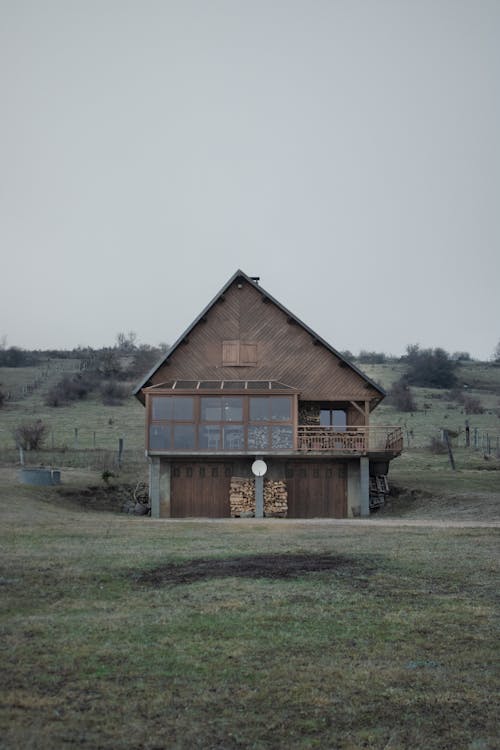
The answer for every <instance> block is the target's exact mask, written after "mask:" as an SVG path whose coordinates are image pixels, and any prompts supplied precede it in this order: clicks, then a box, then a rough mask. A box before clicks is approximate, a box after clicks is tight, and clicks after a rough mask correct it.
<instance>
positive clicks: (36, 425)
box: [12, 419, 47, 451]
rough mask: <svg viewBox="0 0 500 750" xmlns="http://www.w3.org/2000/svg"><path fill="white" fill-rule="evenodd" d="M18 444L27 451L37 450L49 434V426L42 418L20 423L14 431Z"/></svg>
mask: <svg viewBox="0 0 500 750" xmlns="http://www.w3.org/2000/svg"><path fill="white" fill-rule="evenodd" d="M12 435H13V437H14V440H15V441H16V446H17V447H18V448H22V449H23V450H25V451H36V450H38V449H39V448H41V447H42V445H43V442H44V440H45V438H46V436H47V426H46V425H45V424H44V423H43V422H42V420H41V419H37V421H36V422H30V423H28V422H26V423H25V424H21V425H19V427H16V429H15V430H14V431H13V433H12Z"/></svg>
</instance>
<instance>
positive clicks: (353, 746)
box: [0, 475, 499, 750]
mask: <svg viewBox="0 0 500 750" xmlns="http://www.w3.org/2000/svg"><path fill="white" fill-rule="evenodd" d="M52 492H53V490H52V489H49V490H40V489H39V488H28V487H22V486H18V485H15V484H13V483H12V482H11V481H10V480H9V479H8V477H6V476H5V475H4V477H3V480H2V477H1V476H0V494H1V502H0V515H1V518H0V520H1V526H0V562H1V572H0V576H1V578H0V587H1V593H2V596H1V605H2V612H1V620H0V624H1V628H2V639H1V643H2V646H3V650H2V655H1V657H0V658H1V674H2V688H3V700H2V706H1V707H0V734H1V737H2V742H1V744H2V747H5V748H7V749H8V750H11V749H12V750H14V749H17V748H23V750H24V749H25V748H37V750H38V749H41V750H44V749H45V748H47V749H49V748H50V750H52V749H53V748H70V747H74V746H75V745H77V746H80V747H83V748H89V749H90V748H92V750H94V748H103V749H108V748H109V750H111V749H113V750H115V749H117V748H122V749H123V750H126V749H127V750H128V749H130V750H132V749H134V750H137V748H144V749H148V750H153V748H157V749H159V748H181V749H183V748H186V749H187V748H190V749H191V748H203V749H204V750H205V749H206V748H214V749H215V748H224V749H225V750H226V749H227V750H233V748H234V750H236V749H237V748H238V749H240V748H255V749H256V750H264V749H266V750H267V749H269V750H271V749H272V750H274V749H275V748H279V749H280V748H283V749H285V748H286V749H287V750H288V748H298V749H300V750H306V749H307V750H309V748H340V749H341V750H357V749H358V748H374V749H377V750H387V748H389V749H390V748H410V747H411V748H426V749H427V748H429V749H430V750H438V749H439V750H443V749H445V750H447V749H449V750H456V748H467V749H468V750H477V749H478V748H481V750H485V748H486V749H493V748H495V747H496V746H497V739H496V738H497V707H496V705H495V702H494V700H492V696H494V695H496V694H497V691H498V687H499V685H498V671H497V630H496V628H497V627H498V583H499V581H498V578H499V576H498V568H499V565H498V531H497V530H495V529H467V530H458V529H448V530H447V529H429V528H423V527H422V528H404V529H402V528H400V529H392V528H384V527H378V526H375V527H373V526H370V527H368V526H362V525H360V526H356V524H351V525H342V524H338V525H336V524H332V523H330V524H321V523H315V524H309V523H307V522H304V523H296V524H280V522H279V521H264V522H262V523H256V522H249V523H247V522H245V521H237V522H234V523H226V524H222V523H221V524H217V523H215V524H214V523H190V522H177V523H172V524H170V523H155V522H154V521H151V520H149V519H129V518H127V517H125V516H119V515H113V514H110V513H105V512H103V513H94V512H83V511H80V510H78V509H77V508H75V507H71V508H69V507H63V506H61V505H60V504H57V503H54V502H53V499H54V497H55V495H53V494H52ZM308 563H313V564H308ZM231 569H232V570H231ZM238 570H241V571H243V570H246V571H247V572H250V573H251V575H242V576H240V575H238ZM172 571H174V578H175V585H171V584H170V583H168V581H169V580H170V579H171V577H172ZM273 571H274V572H278V573H279V572H280V571H281V572H284V576H283V577H282V576H280V575H276V576H273V575H272V573H273ZM220 573H223V575H219V574H220ZM230 573H235V574H234V575H233V574H230ZM148 576H149V577H150V580H151V581H152V582H154V583H155V585H151V583H150V582H148ZM164 576H166V581H167V585H165V578H164ZM169 577H170V578H169ZM183 578H184V579H185V580H183ZM137 579H139V581H138V580H137Z"/></svg>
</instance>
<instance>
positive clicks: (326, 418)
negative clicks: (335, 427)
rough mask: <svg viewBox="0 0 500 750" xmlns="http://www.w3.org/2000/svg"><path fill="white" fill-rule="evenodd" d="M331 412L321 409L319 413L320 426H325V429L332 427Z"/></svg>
mask: <svg viewBox="0 0 500 750" xmlns="http://www.w3.org/2000/svg"><path fill="white" fill-rule="evenodd" d="M331 414H332V413H331V411H330V409H321V411H320V413H319V423H320V425H323V426H324V427H329V426H330V425H331Z"/></svg>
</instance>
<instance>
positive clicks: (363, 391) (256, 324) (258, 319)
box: [152, 283, 380, 402]
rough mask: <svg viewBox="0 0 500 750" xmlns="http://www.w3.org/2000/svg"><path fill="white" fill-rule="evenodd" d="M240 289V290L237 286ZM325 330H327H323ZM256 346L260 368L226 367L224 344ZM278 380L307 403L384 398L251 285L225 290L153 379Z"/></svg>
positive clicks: (157, 380) (155, 381)
mask: <svg viewBox="0 0 500 750" xmlns="http://www.w3.org/2000/svg"><path fill="white" fill-rule="evenodd" d="M239 286H240V287H241V288H238V287H239ZM325 327H326V326H325ZM236 341H239V342H252V343H255V344H256V347H255V351H256V356H257V364H256V365H253V366H249V367H245V366H242V365H241V364H240V365H239V366H234V367H231V366H223V365H222V362H223V342H236ZM246 378H247V379H251V380H267V379H271V380H278V381H280V382H282V383H285V384H287V385H290V386H293V387H295V388H298V389H300V392H301V399H304V400H324V401H330V400H336V401H339V400H345V401H361V402H363V401H364V400H365V399H368V400H369V399H377V400H378V399H379V398H380V394H379V393H378V392H377V391H376V390H375V388H373V387H372V386H371V385H370V384H369V383H367V382H366V381H365V380H364V379H363V378H362V377H361V376H360V375H358V373H356V372H355V371H354V370H351V368H350V367H349V366H347V365H346V364H345V363H344V362H342V360H340V359H339V358H338V357H336V356H335V355H334V354H333V353H332V352H330V351H328V349H326V348H325V347H324V346H322V345H321V344H320V343H318V342H315V340H314V339H313V337H312V336H311V335H310V334H309V333H308V332H307V331H305V330H304V329H303V328H301V326H299V325H297V324H296V323H295V322H293V321H292V322H290V319H289V318H288V316H287V315H286V314H285V313H284V312H283V311H282V310H280V309H279V308H278V307H277V306H276V305H275V304H274V303H273V302H271V301H270V300H269V299H268V298H266V297H265V295H263V294H261V293H260V292H259V290H258V289H256V288H254V287H253V286H251V285H250V284H248V283H243V284H240V285H238V284H236V283H233V284H232V285H231V287H229V289H228V290H227V291H226V292H225V294H224V297H223V299H221V301H218V302H217V303H216V304H215V305H214V306H213V307H212V308H211V309H210V310H209V312H208V313H207V315H206V316H205V318H204V319H203V320H202V321H200V322H199V323H198V324H197V325H196V326H195V328H194V329H192V330H191V332H190V334H189V340H187V341H186V342H185V343H183V344H182V345H180V346H179V347H178V348H177V349H176V350H175V351H174V353H173V354H172V356H171V357H170V358H169V361H168V364H165V365H163V367H161V368H160V369H159V370H158V371H157V372H156V373H155V374H154V376H153V378H152V384H159V383H161V382H164V381H167V380H172V379H214V380H223V379H228V380H240V379H246Z"/></svg>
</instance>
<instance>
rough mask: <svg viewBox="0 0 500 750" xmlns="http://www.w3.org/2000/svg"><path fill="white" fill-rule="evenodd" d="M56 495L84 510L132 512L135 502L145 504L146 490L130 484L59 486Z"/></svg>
mask: <svg viewBox="0 0 500 750" xmlns="http://www.w3.org/2000/svg"><path fill="white" fill-rule="evenodd" d="M57 495H58V496H59V497H61V498H63V499H65V500H69V501H70V502H71V503H74V504H76V505H78V506H80V507H82V508H84V509H85V510H91V511H94V510H97V511H99V510H101V511H108V512H112V513H113V512H114V513H122V512H125V513H129V512H130V513H132V512H133V509H134V506H135V503H136V502H141V503H143V504H147V490H146V489H145V487H144V486H141V487H139V488H137V486H136V485H131V484H113V485H93V486H90V487H78V488H76V487H75V488H74V487H60V488H58V489H57Z"/></svg>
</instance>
